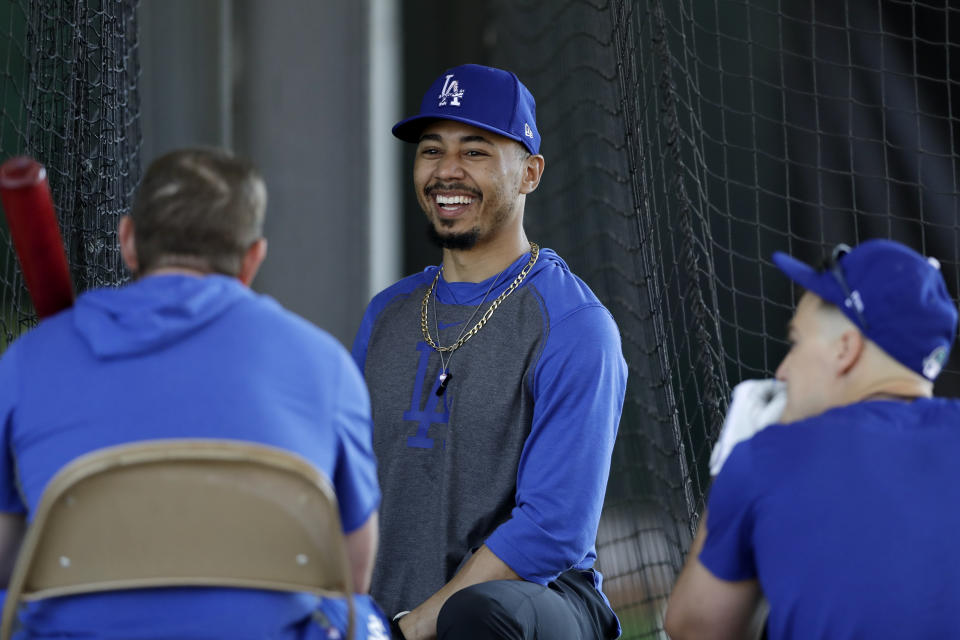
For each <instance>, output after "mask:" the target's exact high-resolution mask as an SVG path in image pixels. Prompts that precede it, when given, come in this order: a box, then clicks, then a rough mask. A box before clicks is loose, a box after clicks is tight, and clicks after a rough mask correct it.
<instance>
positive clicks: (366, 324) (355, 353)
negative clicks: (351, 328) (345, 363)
mask: <svg viewBox="0 0 960 640" xmlns="http://www.w3.org/2000/svg"><path fill="white" fill-rule="evenodd" d="M376 306H377V305H375V304H374V302H373V301H371V302H370V304H368V305H367V309H366V311H364V312H363V319H362V320H360V328H359V329H357V335H355V336H354V337H353V348H352V349H351V350H350V355H351V356H352V357H353V361H354V362H355V363H356V365H357V368H358V369H360V371H363V370H364V367H366V366H367V345H368V344H370V333H371V332H372V331H373V323H374V321H375V320H376V319H377V313H378V310H377V308H376Z"/></svg>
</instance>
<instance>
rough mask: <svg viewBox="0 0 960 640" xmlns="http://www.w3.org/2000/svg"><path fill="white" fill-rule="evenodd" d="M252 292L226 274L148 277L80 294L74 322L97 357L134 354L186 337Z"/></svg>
mask: <svg viewBox="0 0 960 640" xmlns="http://www.w3.org/2000/svg"><path fill="white" fill-rule="evenodd" d="M251 295H254V294H253V293H252V292H251V291H250V289H248V288H247V287H245V286H244V285H243V284H242V283H241V282H240V281H239V280H237V279H236V278H230V277H227V276H221V275H207V276H187V275H155V276H147V277H145V278H142V279H140V280H138V281H136V282H133V283H131V284H128V285H125V286H123V287H119V288H116V289H107V288H105V289H95V290H92V291H88V292H86V293H84V294H83V295H81V296H80V297H79V298H78V299H77V302H76V304H75V305H74V308H73V313H74V326H75V327H76V329H77V331H78V332H79V333H80V335H81V336H82V337H83V338H84V340H86V342H87V344H89V345H90V348H91V349H92V350H93V353H94V354H95V355H96V357H97V358H100V359H104V360H106V359H112V358H124V357H130V356H136V355H141V354H144V353H148V352H151V351H155V350H157V349H161V348H163V347H165V346H167V345H169V344H171V343H173V342H176V341H177V340H180V339H182V338H184V337H186V336H187V335H189V334H191V333H193V332H195V331H197V330H199V329H201V328H202V327H204V326H206V325H207V324H209V323H210V322H212V321H213V320H215V319H216V318H218V317H220V315H222V314H223V313H224V312H225V311H227V310H228V309H229V308H230V307H232V306H233V305H234V304H236V303H237V302H239V301H240V300H242V299H244V298H246V297H248V296H251Z"/></svg>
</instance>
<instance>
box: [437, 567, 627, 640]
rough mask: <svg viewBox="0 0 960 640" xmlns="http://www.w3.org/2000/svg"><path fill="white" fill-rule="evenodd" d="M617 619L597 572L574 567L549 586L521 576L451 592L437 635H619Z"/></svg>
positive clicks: (461, 638)
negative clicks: (600, 590)
mask: <svg viewBox="0 0 960 640" xmlns="http://www.w3.org/2000/svg"><path fill="white" fill-rule="evenodd" d="M616 634H617V625H616V619H615V617H614V615H613V612H611V611H610V609H609V607H607V605H606V603H604V601H603V598H601V597H600V594H599V593H597V590H596V589H594V588H593V571H590V570H586V571H580V570H578V569H571V570H570V571H567V572H566V573H563V574H561V575H560V577H559V578H557V579H556V580H555V581H554V582H551V583H550V584H548V585H547V586H545V587H542V586H540V585H538V584H534V583H532V582H526V581H523V580H497V581H495V582H483V583H480V584H477V585H474V586H472V587H468V588H466V589H463V590H462V591H458V592H457V593H455V594H453V596H451V597H450V599H449V600H447V602H446V603H445V604H444V605H443V608H442V609H441V610H440V617H439V618H438V620H437V638H438V640H481V639H484V640H486V639H493V638H509V639H513V638H516V639H520V638H523V639H525V640H537V639H539V640H601V639H604V638H615V637H616Z"/></svg>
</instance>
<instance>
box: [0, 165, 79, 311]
mask: <svg viewBox="0 0 960 640" xmlns="http://www.w3.org/2000/svg"><path fill="white" fill-rule="evenodd" d="M0 201H2V202H3V210H4V212H5V213H6V215H7V225H8V226H9V227H10V236H11V237H12V238H13V246H14V248H15V249H16V251H17V258H19V260H20V267H21V269H23V279H24V281H25V282H26V284H27V291H29V292H30V298H31V299H32V300H33V308H34V309H35V310H36V312H37V316H38V317H40V318H46V317H47V316H51V315H53V314H55V313H57V312H58V311H62V310H64V309H66V308H68V307H70V306H71V305H72V304H73V298H74V293H73V280H72V279H71V278H70V268H69V267H68V266H67V256H66V254H65V253H64V251H63V240H62V239H61V236H60V227H59V225H58V224H57V215H56V212H55V210H54V208H53V198H51V197H50V185H49V184H48V183H47V170H46V168H44V166H43V165H42V164H40V163H39V162H37V161H36V160H34V159H32V158H28V157H25V156H20V157H16V158H11V159H9V160H7V161H6V162H4V163H3V164H2V165H0Z"/></svg>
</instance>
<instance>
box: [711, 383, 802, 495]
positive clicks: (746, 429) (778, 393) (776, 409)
mask: <svg viewBox="0 0 960 640" xmlns="http://www.w3.org/2000/svg"><path fill="white" fill-rule="evenodd" d="M786 404H787V385H785V384H784V383H782V382H780V381H779V380H773V379H767V380H744V381H743V382H741V383H740V384H738V385H737V386H736V387H734V388H733V399H732V400H731V401H730V409H729V410H728V411H727V417H726V418H725V419H724V421H723V429H722V430H721V431H720V437H719V438H718V439H717V443H716V444H715V445H714V446H713V452H712V453H711V454H710V475H712V476H716V475H717V474H718V473H720V469H721V468H722V467H723V463H724V462H725V461H726V460H727V456H729V455H730V452H731V451H733V447H734V446H736V444H737V443H738V442H740V441H741V440H746V439H748V438H750V437H752V436H753V434H755V433H756V432H758V431H760V430H761V429H763V428H764V427H766V426H768V425H771V424H773V423H775V422H777V420H779V419H780V415H781V414H782V413H783V408H784V406H785V405H786Z"/></svg>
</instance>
